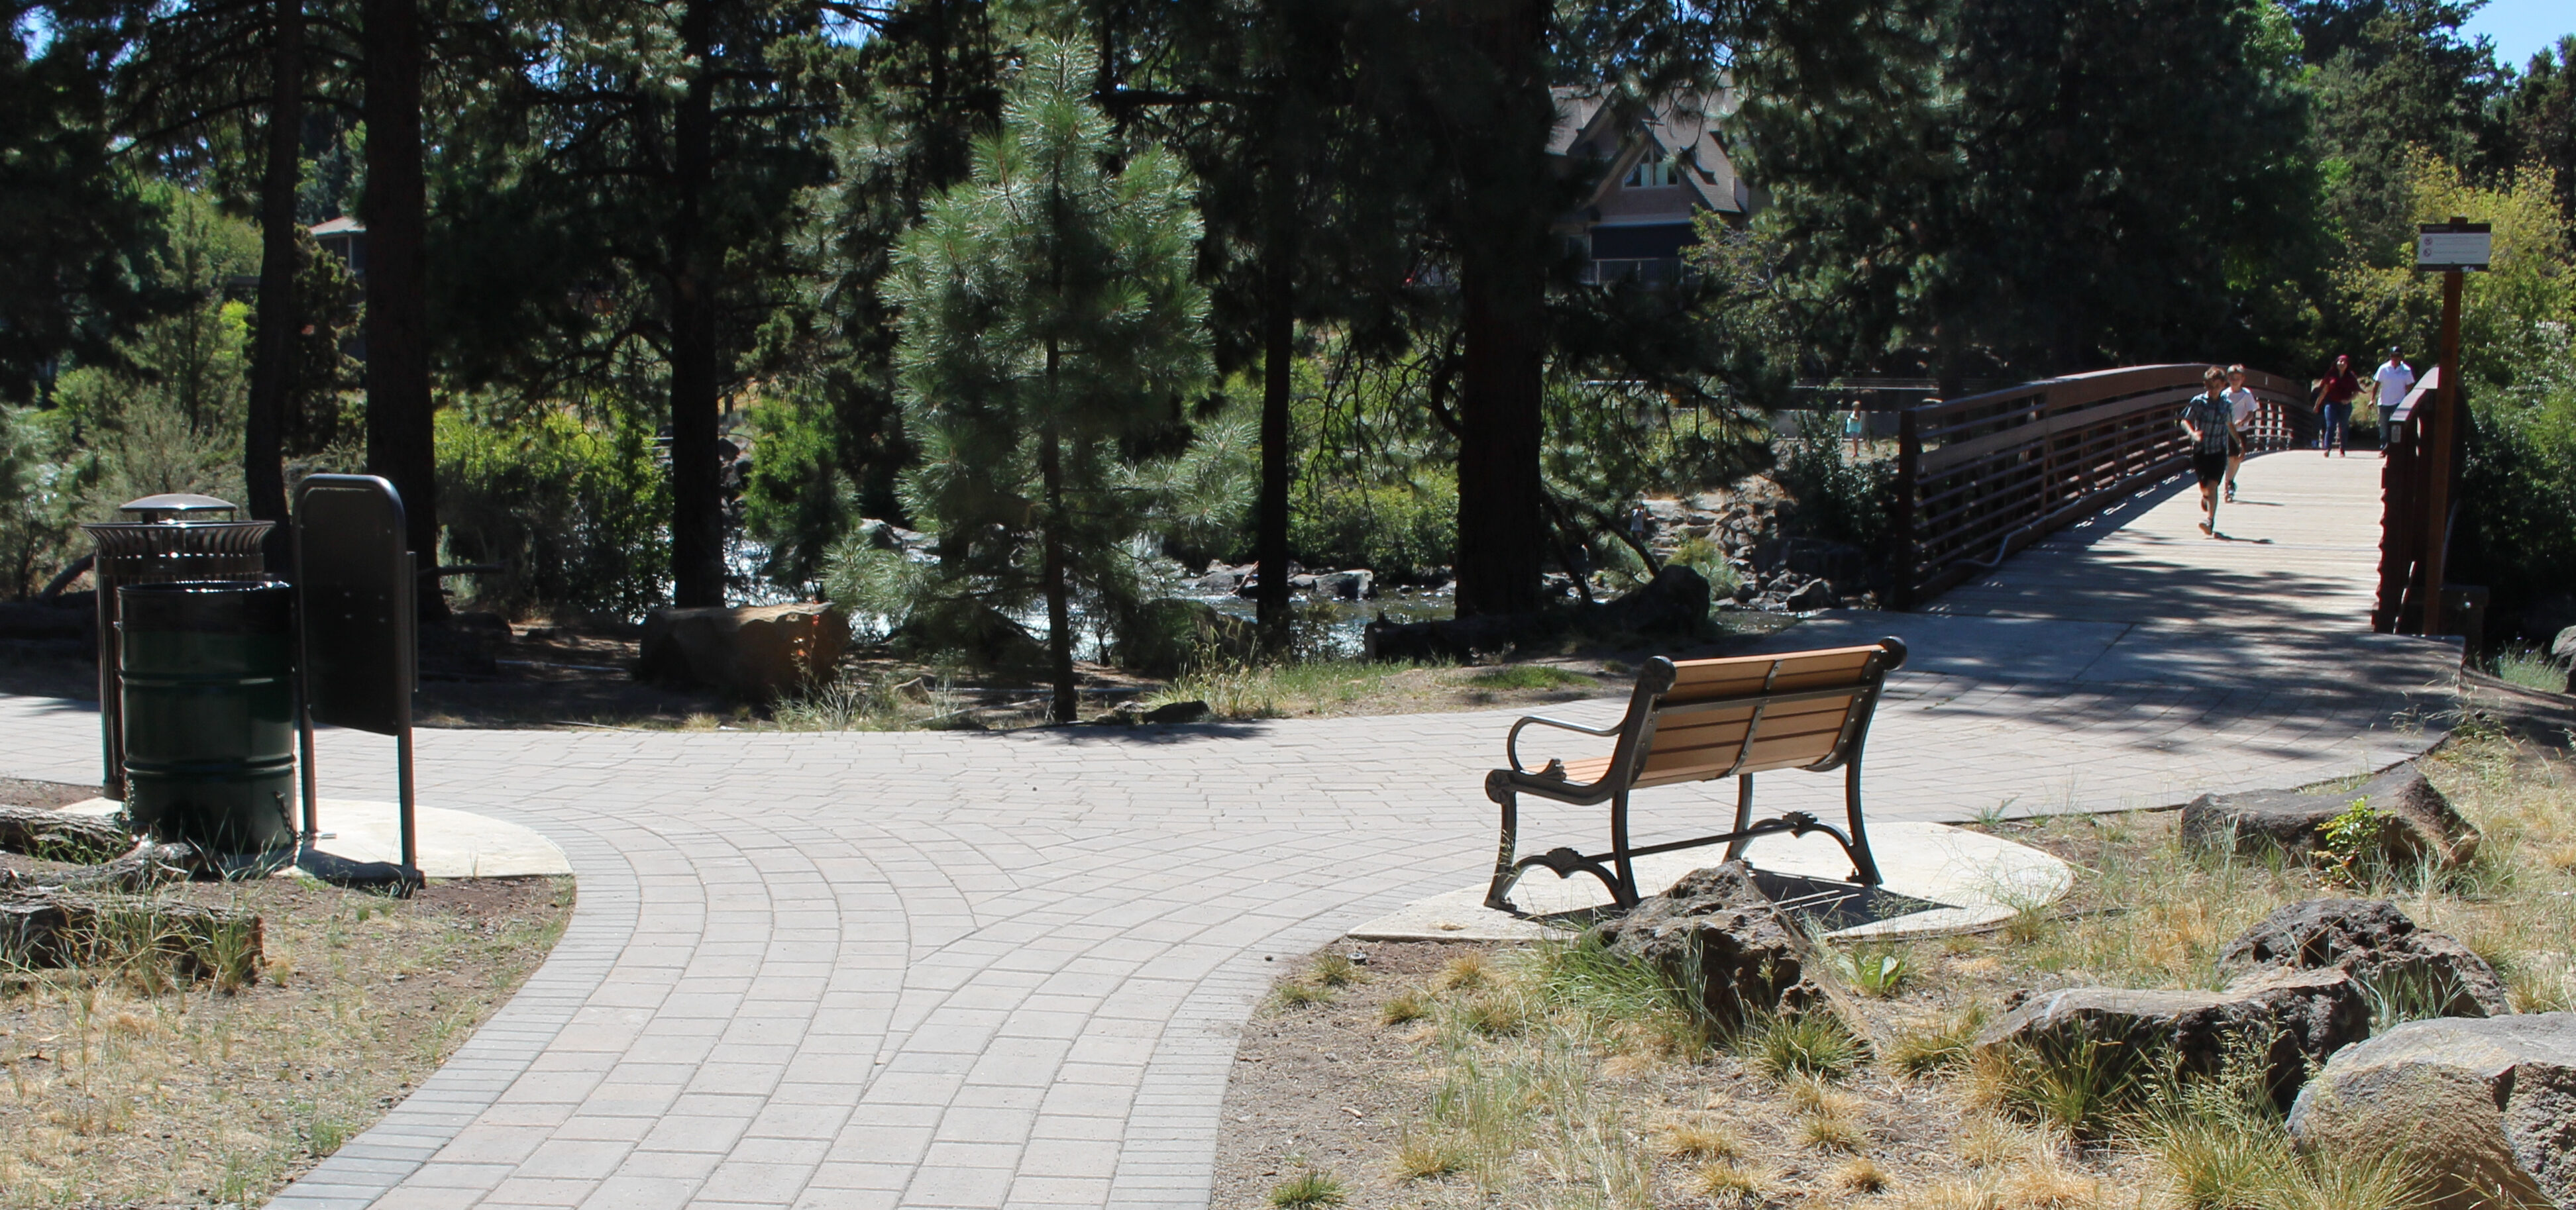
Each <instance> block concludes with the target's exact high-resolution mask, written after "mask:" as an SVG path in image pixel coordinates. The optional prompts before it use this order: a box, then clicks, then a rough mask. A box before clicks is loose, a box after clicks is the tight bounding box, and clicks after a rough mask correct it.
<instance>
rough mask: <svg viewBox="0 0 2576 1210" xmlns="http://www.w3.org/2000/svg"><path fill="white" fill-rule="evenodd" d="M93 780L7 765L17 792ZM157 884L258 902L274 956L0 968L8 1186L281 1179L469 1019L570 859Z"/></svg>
mask: <svg viewBox="0 0 2576 1210" xmlns="http://www.w3.org/2000/svg"><path fill="white" fill-rule="evenodd" d="M95 793H97V789H96V787H90V786H53V785H50V784H49V783H29V782H15V781H13V782H6V783H0V802H14V803H19V804H22V805H23V804H25V803H27V802H29V801H30V800H33V801H35V802H36V803H38V804H43V803H44V800H46V799H48V798H50V799H54V800H66V799H77V798H82V797H88V796H90V795H94V794H95ZM0 865H6V866H8V867H10V868H14V869H18V870H23V871H28V872H33V873H39V874H41V873H42V872H43V871H46V870H52V869H60V868H62V867H59V866H55V865H52V864H51V863H40V862H36V861H34V860H32V859H29V858H25V857H21V856H16V855H0ZM161 893H162V894H163V895H166V896H167V897H169V898H171V899H174V900H179V901H184V902H190V903H198V904H205V905H210V906H227V907H233V908H237V909H242V910H247V911H252V912H256V913H257V914H258V915H259V916H260V917H261V919H262V921H263V925H264V933H265V948H266V955H267V966H266V970H265V971H264V972H262V977H261V978H260V979H259V980H258V981H257V982H256V983H254V984H252V985H250V986H248V987H245V988H242V989H241V990H239V991H234V992H224V991H220V990H217V989H216V988H215V987H213V986H212V985H211V984H209V983H206V982H202V981H199V982H189V983H181V984H179V985H176V986H172V985H170V984H169V982H168V981H167V979H166V977H162V976H155V975H153V974H151V973H150V972H149V971H148V970H146V969H144V968H141V967H139V966H138V967H136V968H132V969H127V970H121V971H98V970H81V971H63V970H30V969H0V1207H11V1208H15V1207H35V1206H47V1207H60V1206H69V1207H110V1206H114V1207H129V1206H213V1205H228V1204H257V1203H258V1202H260V1201H264V1200H266V1198H267V1196H268V1195H269V1194H270V1193H272V1192H274V1191H275V1190H276V1189H277V1188H278V1187H280V1186H282V1185H283V1184H285V1183H286V1182H287V1181H290V1180H292V1179H294V1178H295V1177H296V1176H297V1175H299V1174H300V1173H302V1172H304V1171H305V1170H307V1169H309V1168H311V1167H312V1166H313V1165H314V1164H315V1163H318V1162H319V1161H320V1160H321V1158H322V1157H324V1156H326V1155H328V1154H330V1153H331V1152H332V1151H334V1150H336V1149H337V1148H338V1147H339V1146H340V1144H341V1143H342V1142H344V1141H346V1140H347V1139H349V1138H351V1137H354V1136H355V1135H357V1134H358V1133H359V1132H361V1131H363V1130H365V1129H366V1128H367V1127H368V1126H370V1125H372V1124H374V1122H375V1121H376V1120H377V1119H378V1118H381V1117H382V1116H383V1115H384V1113H385V1111H386V1110H387V1109H389V1108H390V1107H392V1106H393V1105H394V1104H396V1103H397V1102H399V1101H400V1100H401V1099H402V1097H403V1096H404V1095H406V1094H407V1093H408V1092H409V1090H410V1089H411V1088H413V1087H414V1086H415V1085H417V1084H418V1083H419V1082H420V1081H421V1080H423V1079H425V1078H426V1077H427V1076H428V1075H429V1073H430V1072H432V1071H434V1070H436V1069H437V1067H438V1065H439V1064H440V1063H441V1062H443V1061H444V1060H445V1059H446V1058H447V1056H448V1055H449V1054H451V1053H453V1052H454V1051H455V1049H456V1048H457V1047H458V1046H460V1045H462V1044H463V1043H464V1041H465V1039H467V1038H468V1037H470V1036H472V1035H473V1033H474V1030H475V1029H476V1028H477V1027H478V1026H480V1025H481V1024H482V1023H483V1022H484V1021H485V1020H486V1019H487V1018H489V1017H490V1016H491V1015H492V1013H493V1012H494V1011H495V1010H497V1009H498V1008H499V1007H500V1006H501V1005H502V1004H503V1003H505V1002H507V1001H508V1000H509V998H510V996H511V995H512V994H513V993H515V992H516V991H517V990H518V988H519V985H520V984H521V983H523V982H524V981H525V980H526V979H527V976H528V975H529V973H530V972H532V971H534V970H535V969H536V967H537V966H538V964H539V963H541V962H542V961H543V960H544V958H545V955H546V953H547V952H548V951H549V950H551V949H552V948H553V946H554V942H555V940H556V939H557V938H558V937H560V936H561V935H562V931H563V927H564V924H565V922H566V921H567V920H569V919H570V916H571V911H572V904H573V884H572V880H571V879H569V878H511V879H482V880H464V881H452V882H436V883H433V884H431V885H430V886H429V887H428V888H426V889H424V890H423V891H421V892H420V893H419V894H417V895H415V896H414V897H412V898H411V899H408V900H396V899H390V898H387V897H385V896H383V895H380V894H373V893H369V892H364V891H351V890H342V889H339V888H336V887H331V886H327V885H324V884H321V883H317V882H313V881H310V880H306V879H299V878H269V879H260V880H253V881H244V882H235V883H219V882H199V883H185V884H181V885H178V886H174V887H170V888H167V889H165V890H164V891H163V892H161Z"/></svg>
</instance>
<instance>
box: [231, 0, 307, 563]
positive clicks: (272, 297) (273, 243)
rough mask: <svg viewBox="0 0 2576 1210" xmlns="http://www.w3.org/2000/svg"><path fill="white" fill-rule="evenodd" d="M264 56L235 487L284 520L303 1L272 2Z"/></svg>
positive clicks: (273, 558) (295, 310) (274, 544)
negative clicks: (245, 388)
mask: <svg viewBox="0 0 2576 1210" xmlns="http://www.w3.org/2000/svg"><path fill="white" fill-rule="evenodd" d="M273 36H274V37H275V39H276V42H275V44H274V46H273V49H272V54H271V55H270V59H269V101H268V162H267V164H266V166H265V168H264V169H263V171H262V173H261V176H260V182H259V315H258V320H257V322H256V324H255V330H256V332H257V337H256V343H255V344H254V345H253V346H252V348H251V362H250V407H249V414H248V416H247V417H246V418H245V420H244V424H243V426H242V428H243V432H242V483H243V486H244V487H245V489H246V491H247V494H248V496H249V497H250V499H249V500H248V501H247V503H248V504H249V506H250V515H251V516H253V517H255V518H257V519H259V520H262V521H277V522H283V521H285V520H286V467H285V461H284V460H285V427H286V408H287V404H288V400H289V399H290V398H291V397H292V395H293V393H294V390H295V381H294V377H295V343H296V342H295V338H296V335H297V328H298V327H299V322H298V321H299V320H300V319H301V314H300V313H301V312H302V310H303V307H302V305H301V302H300V300H299V299H297V298H296V291H295V286H296V274H297V272H298V270H299V269H300V268H301V267H302V265H301V260H302V258H301V256H300V255H299V252H300V250H301V248H302V241H301V240H300V239H299V238H298V236H299V235H300V233H299V232H298V231H297V230H296V229H295V191H296V186H297V184H298V183H300V180H299V178H300V174H299V172H298V161H299V157H298V152H299V150H300V146H299V145H300V143H301V141H302V136H303V131H304V0H277V18H276V27H275V30H274V34H273ZM286 538H287V529H286V527H285V526H284V525H283V524H281V525H279V526H278V527H277V528H276V529H274V530H271V531H270V532H269V543H268V546H269V552H268V553H269V560H268V562H269V566H270V567H273V568H281V569H282V568H284V567H285V566H286V558H285V555H286Z"/></svg>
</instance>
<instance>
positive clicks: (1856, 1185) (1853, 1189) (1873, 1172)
mask: <svg viewBox="0 0 2576 1210" xmlns="http://www.w3.org/2000/svg"><path fill="white" fill-rule="evenodd" d="M1825 1183H1827V1184H1829V1185H1832V1186H1833V1187H1834V1188H1836V1189H1839V1190H1841V1191H1843V1192H1845V1193H1883V1192H1885V1191H1886V1189H1887V1187H1888V1186H1889V1185H1890V1184H1892V1183H1894V1180H1893V1178H1891V1177H1889V1176H1888V1174H1887V1170H1886V1169H1884V1168H1881V1167H1879V1166H1878V1163H1877V1162H1876V1161H1874V1160H1872V1159H1870V1158H1869V1157H1868V1156H1865V1155H1864V1156H1857V1157H1854V1158H1853V1159H1850V1160H1847V1161H1845V1162H1844V1163H1842V1164H1841V1165H1839V1166H1837V1167H1836V1168H1835V1169H1834V1170H1833V1171H1832V1172H1831V1173H1828V1174H1827V1175H1826V1177H1825Z"/></svg>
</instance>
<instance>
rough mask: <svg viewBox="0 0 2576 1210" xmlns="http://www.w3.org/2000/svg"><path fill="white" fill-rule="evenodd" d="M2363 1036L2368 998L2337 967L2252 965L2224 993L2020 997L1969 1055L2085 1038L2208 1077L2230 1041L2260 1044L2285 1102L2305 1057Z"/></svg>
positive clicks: (2060, 1045)
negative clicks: (2018, 1003) (2252, 970)
mask: <svg viewBox="0 0 2576 1210" xmlns="http://www.w3.org/2000/svg"><path fill="white" fill-rule="evenodd" d="M2368 1036H2370V1003H2369V1001H2368V1000H2367V999H2366V998H2364V996H2363V995H2362V990H2361V985H2360V984H2357V983H2355V982H2353V979H2352V976H2350V975H2348V974H2346V973H2344V972H2343V971H2340V970H2290V969H2285V968H2273V969H2268V970H2262V971H2257V972H2255V973H2254V974H2251V975H2248V976H2246V977H2245V978H2242V979H2239V980H2237V981H2236V982H2234V983H2231V984H2229V985H2228V986H2227V989H2226V990H2225V991H2216V992H2210V991H2196V990H2195V991H2138V990H2133V989H2129V988H2119V987H2072V988H2066V989H2064V990H2061V991H2053V992H2043V993H2041V994H2039V995H2036V996H2033V997H2031V998H2030V999H2028V1000H2026V1001H2024V1002H2022V1004H2021V1006H2020V1007H2018V1008H2015V1009H2014V1010H2013V1011H2012V1012H2010V1013H2008V1014H2006V1015H2005V1016H2004V1018H2003V1019H2002V1020H2000V1021H1997V1022H1995V1023H1994V1024H1993V1025H1990V1026H1988V1027H1986V1030H1985V1032H1983V1033H1981V1034H1979V1035H1978V1036H1977V1042H1976V1049H1977V1052H1978V1053H1979V1055H1981V1056H1985V1055H1992V1054H1995V1053H1996V1052H1998V1051H1999V1050H2000V1049H2002V1048H2006V1047H2012V1046H2028V1047H2032V1048H2035V1049H2038V1050H2040V1051H2042V1052H2044V1053H2054V1054H2065V1053H2067V1052H2069V1051H2071V1050H2073V1049H2074V1048H2076V1047H2079V1046H2081V1045H2082V1044H2083V1043H2084V1042H2085V1041H2086V1040H2088V1039H2089V1040H2091V1041H2092V1042H2094V1043H2095V1044H2097V1045H2111V1046H2118V1047H2123V1048H2128V1049H2130V1050H2132V1051H2133V1052H2134V1053H2137V1054H2140V1055H2142V1056H2148V1057H2150V1059H2151V1061H2153V1062H2155V1063H2157V1064H2159V1065H2162V1066H2169V1067H2170V1068H2171V1069H2173V1070H2176V1071H2180V1072H2186V1073H2191V1074H2196V1075H2212V1074H2216V1073H2217V1072H2218V1070H2219V1069H2220V1066H2221V1064H2222V1062H2223V1060H2224V1059H2225V1058H2226V1056H2227V1052H2228V1048H2229V1047H2230V1046H2231V1045H2235V1046H2244V1045H2254V1046H2259V1047H2261V1053H2262V1060H2263V1066H2264V1079H2265V1083H2266V1085H2267V1087H2268V1088H2269V1089H2270V1090H2271V1093H2272V1096H2273V1098H2274V1100H2275V1101H2277V1102H2278V1103H2280V1104H2283V1105H2286V1104H2288V1103H2289V1101H2290V1098H2291V1096H2293V1095H2294V1094H2296V1093H2297V1092H2298V1089H2299V1082H2300V1081H2301V1080H2303V1079H2305V1078H2306V1076H2307V1072H2308V1065H2309V1063H2310V1062H2311V1061H2322V1060H2324V1059H2325V1058H2326V1056H2328V1055H2331V1054H2333V1053H2334V1052H2335V1051H2337V1050H2339V1049H2341V1048H2343V1047H2344V1046H2347V1045H2349V1044H2351V1043H2353V1042H2358V1041H2360V1040H2361V1039H2363V1038H2366V1037H2368Z"/></svg>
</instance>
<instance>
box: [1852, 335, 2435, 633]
mask: <svg viewBox="0 0 2576 1210" xmlns="http://www.w3.org/2000/svg"><path fill="white" fill-rule="evenodd" d="M2204 368H2205V366H2204V365H2203V364H2202V363H2197V362H2194V363H2188V364H2176V365H2155V366H2132V367H2128V368H2124V369H2117V370H2103V371H2098V372H2095V373H2089V374H2076V375H2070V376H2068V377H2064V378H2052V379H2047V380H2043V381H2040V382H2031V383H2024V384H2022V385H2020V386H2015V387H2008V388H2005V389H2003V390H1999V391H1989V392H1985V393H1983V394H1978V395H1972V396H1967V397H1964V398H1959V399H1949V400H1934V401H1931V402H1927V403H1925V404H1923V405H1921V406H1918V407H1912V408H1907V409H1904V410H1902V411H1901V412H1900V413H1899V414H1898V420H1899V428H1898V455H1897V468H1896V499H1895V509H1894V513H1895V515H1894V517H1893V522H1894V530H1895V534H1894V538H1895V552H1894V558H1893V563H1894V569H1893V579H1894V581H1895V583H1894V585H1893V590H1892V591H1891V593H1890V594H1889V595H1890V597H1891V603H1892V604H1894V605H1895V606H1897V607H1898V608H1901V609H1902V608H1912V609H1922V610H1925V611H1927V612H1932V613H1939V614H1950V615H1980V614H1986V615H2010V616H2016V617H2047V618H2061V619H2077V618H2081V619H2090V620H2115V619H2116V620H2121V621H2141V620H2146V619H2149V618H2161V619H2174V620H2179V619H2185V618H2200V619H2213V620H2214V619H2219V618H2229V619H2233V620H2234V621H2235V622H2237V623H2238V624H2242V625H2255V624H2260V625H2264V626H2271V627H2282V626H2298V627H2307V626H2318V627H2325V628H2327V629H2347V628H2352V627H2364V628H2368V629H2373V630H2378V631H2382V632H2392V631H2418V630H2420V629H2421V628H2422V627H2421V623H2422V617H2423V604H2424V600H2423V598H2424V595H2425V592H2424V585H2425V580H2426V578H2427V575H2428V571H2427V564H2428V563H2431V564H2432V566H2434V567H2436V568H2438V567H2439V565H2440V564H2439V562H2438V561H2435V560H2429V559H2428V558H2427V555H2428V554H2430V553H2432V552H2431V551H2430V550H2429V549H2428V544H2427V543H2426V542H2425V541H2424V538H2423V535H2424V534H2425V533H2426V532H2427V531H2428V529H2429V528H2430V527H2429V526H2427V525H2425V524H2424V523H2423V522H2424V518H2423V517H2421V516H2419V515H2418V514H2422V513H2424V512H2425V511H2426V506H2425V504H2424V500H2425V492H2426V488H2425V484H2424V482H2423V480H2424V479H2425V478H2426V476H2427V475H2428V473H2429V472H2430V470H2431V460H2430V459H2429V458H2428V457H2425V456H2424V455H2422V454H2421V453H2419V449H2420V447H2421V446H2423V444H2424V443H2425V437H2424V427H2425V421H2426V419H2427V418H2428V416H2429V413H2430V411H2431V409H2430V408H2429V407H2427V406H2424V405H2425V404H2426V402H2427V401H2429V400H2430V399H2432V398H2433V397H2434V393H2435V392H2437V391H2438V390H2439V377H2440V372H2439V371H2438V370H2436V371H2434V372H2432V373H2428V374H2426V375H2425V378H2424V381H2423V382H2422V383H2421V384H2419V385H2418V387H2417V389H2416V391H2415V392H2414V393H2413V394H2412V395H2410V396H2409V397H2408V398H2407V401H2406V404H2405V406H2403V407H2400V408H2398V409H2395V410H2394V411H2392V412H2391V413H2390V414H2389V415H2387V416H2384V417H2382V418H2381V426H2380V427H2381V433H2382V438H2383V444H2384V445H2385V446H2386V447H2387V449H2388V454H2387V456H2386V457H2382V456H2381V455H2380V453H2379V451H2375V450H2373V451H2363V452H2362V453H2361V454H2360V455H2359V456H2354V457H2341V456H2338V457H2335V458H2325V457H2321V456H2319V455H2318V454H2317V453H2316V452H2315V451H2313V450H2310V449H2309V448H2308V447H2309V446H2310V445H2312V444H2313V442H2314V440H2315V435H2316V431H2317V424H2316V417H2315V414H2314V413H2313V411H2311V409H2310V407H2309V404H2308V392H2307V390H2306V387H2305V384H2303V383H2299V382H2295V381H2292V380H2289V379H2285V378H2282V377H2280V376H2278V375H2273V374H2267V373H2262V372H2260V371H2257V372H2254V373H2252V374H2249V375H2248V376H2247V383H2246V385H2247V386H2248V387H2249V388H2251V389H2252V390H2253V391H2254V393H2255V397H2256V398H2257V400H2258V401H2259V405H2260V406H2259V407H2258V410H2257V413H2256V415H2255V418H2254V421H2253V423H2252V425H2251V429H2252V434H2251V435H2252V447H2253V449H2254V451H2255V452H2256V455H2257V456H2256V457H2255V458H2254V459H2253V461H2255V462H2260V463H2261V464H2263V468H2264V469H2263V470H2262V471H2261V472H2259V473H2257V472H2252V471H2249V472H2247V480H2248V481H2249V482H2260V483H2262V484H2263V485H2264V488H2263V491H2262V492H2261V493H2260V494H2258V495H2249V496H2247V497H2246V498H2245V499H2244V500H2243V501H2242V502H2241V503H2239V504H2237V505H2233V506H2229V505H2222V506H2221V507H2220V516H2219V530H2220V532H2221V533H2222V534H2223V535H2225V536H2224V537H2223V538H2219V539H2211V538H2205V537H2203V536H2202V535H2201V534H2200V532H2199V530H2198V521H2199V517H2198V515H2197V505H2196V501H2195V500H2194V499H2193V495H2194V493H2193V492H2192V491H2191V490H2190V487H2191V485H2190V484H2189V483H2188V482H2185V481H2183V480H2182V479H2181V478H2180V477H2181V476H2183V475H2185V474H2186V471H2187V462H2188V458H2187V450H2186V448H2185V446H2186V441H2187V440H2188V439H2187V436H2186V435H2185V433H2184V432H2183V430H2182V427H2181V426H2180V425H2179V424H2178V423H2176V419H2175V417H2176V412H2177V411H2178V409H2179V408H2180V407H2181V405H2182V403H2183V401H2185V400H2187V399H2189V398H2191V397H2192V396H2193V395H2195V394H2197V393H2198V392H2199V391H2200V389H2201V380H2200V375H2201V372H2202V370H2203V369H2204ZM2454 457H2455V458H2456V454H2455V455H2454ZM2167 489H2174V490H2172V491H2171V492H2170V494H2171V495H2173V496H2174V499H2172V500H2170V501H2168V503H2167V504H2166V506H2163V507H2157V508H2153V509H2147V508H2143V507H2141V502H2142V501H2143V500H2144V499H2145V498H2146V497H2147V496H2148V495H2152V494H2154V493H2156V492H2158V491H2162V490H2167ZM2444 528H2445V529H2446V530H2447V528H2448V526H2447V524H2446V525H2445V526H2444ZM2034 548H2036V549H2034ZM2026 550H2027V551H2030V552H2031V553H2030V554H2029V555H2028V556H2027V557H2022V558H2015V557H2014V556H2015V555H2016V554H2018V553H2019V552H2023V551H2026ZM2008 559H2009V560H2011V562H2010V564H2009V565H2008V564H2007V562H2006V561H2007V560H2008ZM2007 566H2009V568H2010V570H2009V571H2004V570H2003V569H2004V568H2006V567H2007ZM2454 595H2457V594H2456V590H2455V592H2454ZM2446 613H2447V614H2448V615H2449V617H2448V619H2447V620H2449V621H2451V622H2454V623H2458V622H2460V621H2462V620H2463V619H2462V618H2461V617H2460V615H2459V612H2458V611H2448V610H2446ZM2465 620H2466V621H2467V622H2468V624H2469V625H2470V626H2474V624H2475V618H2474V614H2473V613H2471V614H2470V615H2469V617H2468V618H2466V619H2465ZM2445 629H2446V630H2458V629H2460V626H2458V625H2456V624H2455V625H2452V626H2449V627H2446V628H2445Z"/></svg>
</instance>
